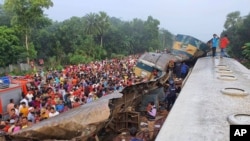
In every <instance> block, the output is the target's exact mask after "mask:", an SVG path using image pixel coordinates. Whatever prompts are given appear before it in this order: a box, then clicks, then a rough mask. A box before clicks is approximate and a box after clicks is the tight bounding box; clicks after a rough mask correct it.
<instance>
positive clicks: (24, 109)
mask: <svg viewBox="0 0 250 141" xmlns="http://www.w3.org/2000/svg"><path fill="white" fill-rule="evenodd" d="M20 113H22V114H23V115H22V116H24V117H27V116H28V114H29V108H28V107H22V108H21V109H20Z"/></svg>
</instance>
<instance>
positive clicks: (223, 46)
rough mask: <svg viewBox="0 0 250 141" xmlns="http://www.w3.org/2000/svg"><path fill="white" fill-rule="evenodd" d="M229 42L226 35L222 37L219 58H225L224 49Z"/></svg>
mask: <svg viewBox="0 0 250 141" xmlns="http://www.w3.org/2000/svg"><path fill="white" fill-rule="evenodd" d="M228 44H229V40H228V38H227V34H225V35H224V37H222V38H221V40H220V57H221V58H222V57H225V48H226V47H227V46H228Z"/></svg>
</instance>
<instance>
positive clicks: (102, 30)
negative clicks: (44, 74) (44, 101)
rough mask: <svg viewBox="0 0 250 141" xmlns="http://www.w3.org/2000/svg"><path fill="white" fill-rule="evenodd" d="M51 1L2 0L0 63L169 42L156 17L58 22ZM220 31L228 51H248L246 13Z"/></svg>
mask: <svg viewBox="0 0 250 141" xmlns="http://www.w3.org/2000/svg"><path fill="white" fill-rule="evenodd" d="M51 6H53V3H52V1H51V0H6V1H5V3H4V6H0V50H1V52H0V56H1V57H0V65H1V66H6V65H8V64H12V63H17V62H21V61H23V62H26V61H27V62H28V60H29V59H32V60H35V61H36V62H38V61H37V60H38V59H44V61H45V62H46V63H45V64H47V65H49V66H54V67H56V66H59V67H60V66H62V65H65V64H78V63H88V62H91V61H94V60H101V59H106V58H110V57H122V56H127V55H130V54H138V53H143V52H145V51H155V50H162V49H165V48H171V47H172V41H173V35H172V34H171V33H170V32H169V31H167V30H166V29H159V25H160V22H159V20H157V19H154V18H153V17H152V16H148V18H147V19H146V20H145V21H144V20H141V19H138V18H135V19H133V20H132V21H123V20H121V19H119V18H116V17H109V16H108V15H107V14H106V13H105V12H103V11H101V12H99V13H89V14H86V15H83V17H71V18H70V19H67V20H65V21H62V22H57V21H53V20H51V19H49V18H47V17H46V16H45V15H44V13H43V9H44V8H49V7H51ZM224 33H226V34H228V36H229V39H230V47H229V53H230V55H231V56H233V57H237V58H247V57H248V56H249V54H248V53H249V52H248V51H244V52H245V53H243V50H244V49H243V48H242V46H244V44H245V43H247V42H250V39H249V37H250V35H249V34H250V15H248V16H246V17H244V18H242V17H240V13H239V12H233V13H230V14H228V16H227V20H226V22H225V30H224V31H223V33H222V34H224ZM245 49H248V48H245ZM13 56H14V57H13ZM10 57H12V58H11V59H10ZM26 59H27V60H26Z"/></svg>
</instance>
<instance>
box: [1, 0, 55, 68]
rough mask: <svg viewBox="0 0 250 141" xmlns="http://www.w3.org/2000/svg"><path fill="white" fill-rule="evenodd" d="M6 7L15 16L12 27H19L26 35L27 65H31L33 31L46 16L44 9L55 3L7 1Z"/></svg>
mask: <svg viewBox="0 0 250 141" xmlns="http://www.w3.org/2000/svg"><path fill="white" fill-rule="evenodd" d="M4 6H5V9H6V10H7V11H8V12H10V13H11V14H12V15H13V17H12V25H16V26H18V27H19V28H20V30H21V31H22V33H23V35H24V44H25V47H26V51H27V53H28V56H27V63H29V57H30V54H29V52H30V51H29V46H30V41H29V38H30V34H31V31H32V29H33V28H34V27H36V25H37V23H39V21H40V20H41V18H42V17H43V16H44V14H43V10H44V8H49V7H51V6H53V3H52V1H51V0H5V1H4ZM32 52H33V51H32Z"/></svg>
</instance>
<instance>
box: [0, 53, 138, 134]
mask: <svg viewBox="0 0 250 141" xmlns="http://www.w3.org/2000/svg"><path fill="white" fill-rule="evenodd" d="M138 57H139V56H129V57H127V58H125V59H112V60H103V61H96V62H92V63H89V64H82V65H69V66H66V67H65V68H64V69H63V70H49V71H47V72H45V71H43V69H40V70H38V71H37V72H36V73H34V74H31V75H28V76H26V77H27V78H29V79H32V80H33V83H32V84H33V85H29V86H28V92H27V93H23V98H22V99H21V100H20V101H14V100H13V99H10V102H9V104H8V105H7V112H8V117H9V118H8V119H7V120H6V121H2V122H1V126H2V129H3V131H5V132H6V133H14V132H17V131H19V130H21V129H23V128H26V127H28V126H31V125H32V124H35V123H38V122H40V121H42V120H45V119H48V118H52V117H54V116H57V115H59V114H61V113H62V112H65V111H67V110H69V109H72V108H76V107H79V106H80V105H84V104H87V103H89V102H92V101H95V100H97V99H99V98H100V97H102V96H105V95H108V94H110V93H112V92H114V91H121V90H122V89H123V88H124V87H126V86H130V85H133V84H135V83H137V80H138V79H136V76H135V74H134V73H133V67H134V66H135V65H136V62H137V59H138Z"/></svg>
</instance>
